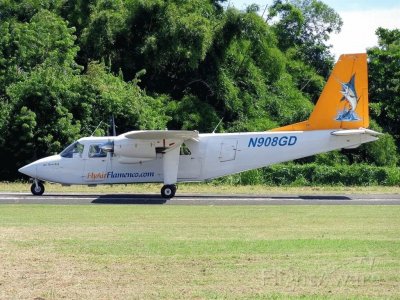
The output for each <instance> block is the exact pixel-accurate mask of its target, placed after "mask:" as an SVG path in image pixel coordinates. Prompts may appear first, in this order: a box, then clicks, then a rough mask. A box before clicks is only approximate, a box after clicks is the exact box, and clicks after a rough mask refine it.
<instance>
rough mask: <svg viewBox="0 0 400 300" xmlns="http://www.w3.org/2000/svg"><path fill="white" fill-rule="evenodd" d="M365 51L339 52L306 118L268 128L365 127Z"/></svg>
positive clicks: (366, 105)
mask: <svg viewBox="0 0 400 300" xmlns="http://www.w3.org/2000/svg"><path fill="white" fill-rule="evenodd" d="M368 126H369V114H368V73H367V54H365V53H361V54H343V55H341V56H340V58H339V60H338V61H337V63H336V65H335V67H334V68H333V71H332V73H331V75H330V77H329V79H328V81H327V83H326V85H325V87H324V89H323V91H322V94H321V96H320V97H319V99H318V101H317V104H316V105H315V108H314V110H313V112H312V113H311V115H310V118H309V119H308V120H307V121H304V122H300V123H295V124H291V125H288V126H284V127H280V128H276V129H272V131H292V130H301V131H303V130H323V129H355V128H360V127H364V128H368Z"/></svg>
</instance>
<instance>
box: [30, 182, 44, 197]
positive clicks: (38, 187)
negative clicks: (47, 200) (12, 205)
mask: <svg viewBox="0 0 400 300" xmlns="http://www.w3.org/2000/svg"><path fill="white" fill-rule="evenodd" d="M31 192H32V194H33V195H35V196H41V195H43V193H44V185H43V183H42V182H40V181H39V180H37V179H34V180H33V183H32V185H31Z"/></svg>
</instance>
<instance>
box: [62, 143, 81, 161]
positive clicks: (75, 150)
mask: <svg viewBox="0 0 400 300" xmlns="http://www.w3.org/2000/svg"><path fill="white" fill-rule="evenodd" d="M83 149H84V146H83V145H82V144H81V143H79V142H75V143H72V144H71V145H69V146H68V147H67V148H65V149H64V150H63V151H62V152H61V153H60V155H61V157H65V158H73V157H82V153H83Z"/></svg>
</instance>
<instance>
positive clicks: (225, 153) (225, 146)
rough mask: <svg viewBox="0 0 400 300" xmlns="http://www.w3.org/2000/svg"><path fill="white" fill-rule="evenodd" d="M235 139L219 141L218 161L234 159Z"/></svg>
mask: <svg viewBox="0 0 400 300" xmlns="http://www.w3.org/2000/svg"><path fill="white" fill-rule="evenodd" d="M237 143H238V141H237V140H236V139H224V140H223V141H222V142H221V150H220V153H219V161H220V162H225V161H232V160H235V159H236V150H237Z"/></svg>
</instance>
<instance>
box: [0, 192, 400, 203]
mask: <svg viewBox="0 0 400 300" xmlns="http://www.w3.org/2000/svg"><path fill="white" fill-rule="evenodd" d="M0 204H62V205H65V204H78V205H88V204H92V205H101V204H103V205H104V204H125V205H129V204H131V205H132V204H136V205H140V204H147V205H148V204H154V205H400V194H369V195H326V194H325V195H280V194H276V195H197V194H193V195H190V194H179V193H178V194H177V195H176V196H175V197H174V198H173V199H170V200H165V199H163V198H161V197H160V196H159V195H158V194H147V195H146V194H113V195H106V194H75V193H66V194H51V193H47V194H44V195H42V196H33V195H32V194H28V193H0Z"/></svg>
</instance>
